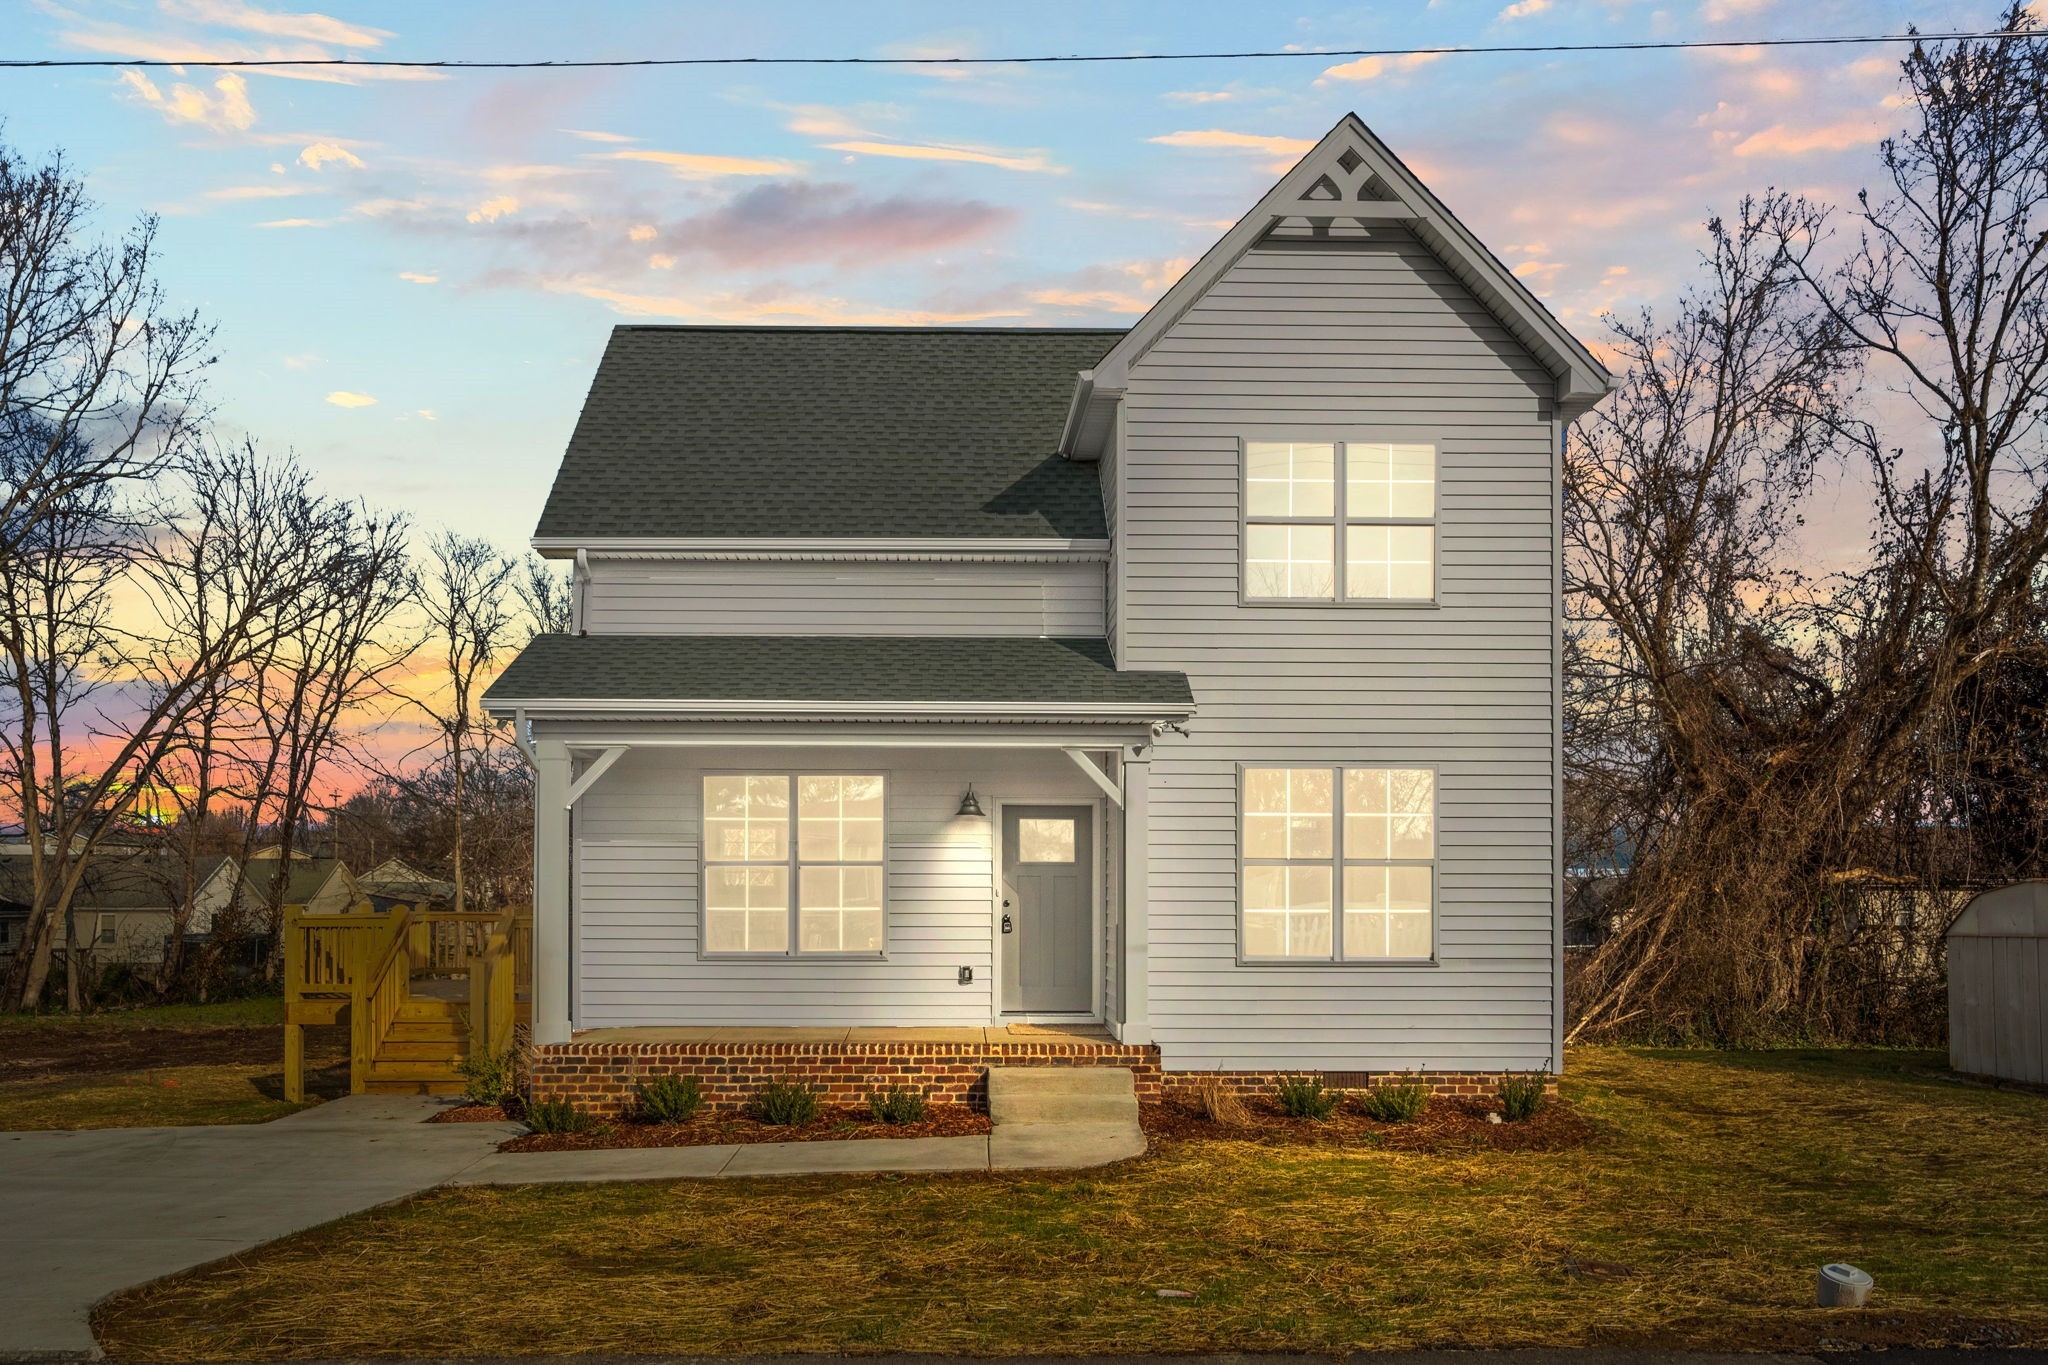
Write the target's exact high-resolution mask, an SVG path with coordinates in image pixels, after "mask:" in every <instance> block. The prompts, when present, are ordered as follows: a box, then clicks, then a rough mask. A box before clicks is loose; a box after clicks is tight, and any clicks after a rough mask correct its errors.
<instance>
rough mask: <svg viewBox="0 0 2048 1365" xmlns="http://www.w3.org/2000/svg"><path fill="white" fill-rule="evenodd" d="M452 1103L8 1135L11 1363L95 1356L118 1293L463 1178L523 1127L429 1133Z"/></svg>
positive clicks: (5, 1282)
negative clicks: (226, 1122) (96, 1337)
mask: <svg viewBox="0 0 2048 1365" xmlns="http://www.w3.org/2000/svg"><path fill="white" fill-rule="evenodd" d="M443 1103H444V1101H438V1100H432V1099H414V1098H411V1097H402V1096H384V1095H356V1096H351V1097H349V1098H348V1099H343V1100H336V1101H333V1102H332V1103H329V1104H323V1105H320V1106H318V1107H317V1108H313V1109H308V1110H305V1111H303V1112H301V1113H297V1114H293V1115H291V1116H289V1117H287V1118H282V1119H278V1120H276V1121H274V1122H271V1123H264V1124H251V1125H247V1126H222V1127H207V1128H99V1129H89V1130H85V1131H78V1132H36V1133H0V1220H4V1223H5V1231H4V1233H0V1360H8V1359H32V1360H50V1359H64V1358H72V1359H92V1358H96V1357H97V1356H98V1355H99V1348H98V1346H97V1345H96V1344H95V1343H94V1341H93V1338H92V1331H91V1329H90V1328H89V1327H88V1325H87V1315H88V1314H90V1312H91V1311H92V1307H93V1305H94V1304H96V1303H98V1302H99V1301H100V1300H101V1299H103V1298H105V1297H106V1296H107V1295H109V1294H112V1293H114V1292H115V1291H117V1290H121V1289H126V1288H128V1287H129V1286H131V1285H137V1284H142V1283H144V1282H145V1281H148V1280H153V1279H156V1278H158V1277H159V1276H163V1275H169V1274H172V1273H174V1272H176V1271H180V1270H186V1269H189V1268H190V1267H192V1266H196V1265H204V1264H206V1263H207V1262H208V1261H216V1260H219V1259H220V1258H222V1257H224V1256H230V1255H233V1254H235V1253H236V1252H239V1251H246V1250H248V1249H249V1248H250V1247H253V1246H256V1245H258V1244H260V1243H263V1242H268V1241H271V1240H273V1239H274V1238H278V1237H283V1236H286V1235H288V1234H290V1233H294V1232H299V1231H302V1230H303V1229H306V1228H309V1227H313V1226H314V1225H316V1224H319V1223H325V1222H329V1221H331V1220H333V1219H336V1218H340V1217H342V1216H343V1215H345V1214H350V1213H355V1212H357V1211H358V1210H360V1209H366V1208H371V1207H374V1206H375V1205H378V1204H386V1203H389V1202H391V1201H392V1200H394V1199H401V1198H404V1197H405V1196H406V1195H409V1194H413V1193H416V1192H417V1191H420V1190H424V1189H430V1188H432V1187H433V1186H435V1185H438V1184H441V1183H442V1182H444V1181H446V1180H448V1179H450V1178H451V1177H453V1176H456V1175H459V1174H461V1172H462V1171H464V1170H465V1169H467V1168H468V1167H470V1166H472V1165H474V1164H475V1163H476V1162H477V1161H478V1160H480V1159H481V1158H483V1157H485V1156H487V1155H489V1154H490V1153H491V1152H492V1150H493V1149H494V1148H495V1147H496V1146H497V1145H498V1144H499V1143H500V1142H503V1141H504V1140H505V1139H506V1138H508V1137H510V1136H512V1135H513V1134H514V1133H517V1132H520V1131H522V1130H521V1129H520V1128H519V1127H518V1126H517V1125H514V1124H509V1123H449V1124H424V1123H422V1120H423V1119H425V1118H427V1117H428V1116H429V1115H430V1114H432V1113H433V1111H434V1110H435V1109H437V1108H439V1107H440V1106H441V1105H442V1104H443Z"/></svg>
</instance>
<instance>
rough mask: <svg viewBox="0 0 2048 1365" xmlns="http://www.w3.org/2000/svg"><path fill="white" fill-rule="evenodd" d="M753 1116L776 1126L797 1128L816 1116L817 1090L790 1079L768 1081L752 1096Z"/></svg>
mask: <svg viewBox="0 0 2048 1365" xmlns="http://www.w3.org/2000/svg"><path fill="white" fill-rule="evenodd" d="M754 1117H755V1118H757V1119H759V1120H761V1122H763V1123H772V1124H774V1125H775V1126H776V1127H778V1128H798V1127H802V1126H803V1125H804V1124H806V1123H809V1122H810V1121H811V1120H812V1119H815V1118H816V1117H818V1092H817V1091H815V1090H813V1089H811V1088H810V1087H809V1086H807V1085H802V1084H798V1083H795V1082H791V1081H770V1082H769V1083H768V1084H767V1085H764V1086H762V1087H761V1093H760V1094H758V1095H756V1096H754Z"/></svg>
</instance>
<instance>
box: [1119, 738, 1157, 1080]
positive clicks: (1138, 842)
mask: <svg viewBox="0 0 2048 1365" xmlns="http://www.w3.org/2000/svg"><path fill="white" fill-rule="evenodd" d="M1118 768H1119V769H1120V771H1121V775H1122V777H1123V788H1124V809H1123V816H1124V818H1123V836H1124V837H1123V888H1122V891H1123V914H1122V915H1121V916H1120V920H1121V922H1122V924H1123V943H1122V944H1121V949H1122V953H1123V970H1122V973H1121V975H1120V979H1119V981H1118V983H1117V985H1118V990H1117V997H1116V1002H1117V1016H1118V1017H1117V1020H1116V1037H1117V1041H1118V1042H1120V1043H1127V1044H1131V1045H1133V1046H1137V1045H1142V1044H1146V1043H1150V1042H1151V1041H1152V1014H1151V990H1150V985H1151V974H1150V964H1149V956H1150V951H1149V950H1150V937H1151V924H1150V916H1149V914H1148V913H1147V912H1148V909H1149V905H1150V900H1151V894H1152V887H1151V882H1152V873H1151V852H1150V842H1151V841H1150V831H1149V829H1148V825H1149V823H1150V819H1151V791H1152V746H1151V745H1149V744H1144V745H1136V746H1131V747H1127V748H1125V749H1124V751H1123V754H1122V761H1121V762H1120V763H1119V764H1118Z"/></svg>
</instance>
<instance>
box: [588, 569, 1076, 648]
mask: <svg viewBox="0 0 2048 1365" xmlns="http://www.w3.org/2000/svg"><path fill="white" fill-rule="evenodd" d="M585 593H586V596H585V598H584V617H583V620H584V627H585V629H587V630H588V631H589V632H590V633H591V634H593V635H1031V636H1100V635H1102V633H1103V566H1102V565H1101V564H1100V563H1099V562H1096V563H1088V562H1079V563H1070V562H1052V563H1045V562H1040V563H957V564H947V563H930V562H926V563H891V562H859V561H839V562H825V561H809V560H804V561H783V560H766V561H763V560H654V559H648V560H632V559H600V560H594V561H592V563H591V566H590V582H589V585H588V587H587V588H586V589H585Z"/></svg>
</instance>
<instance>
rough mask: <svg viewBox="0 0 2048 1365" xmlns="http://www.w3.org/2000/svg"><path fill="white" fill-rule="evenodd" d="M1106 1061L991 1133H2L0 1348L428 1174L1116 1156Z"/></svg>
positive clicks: (372, 1114) (1058, 1165)
mask: <svg viewBox="0 0 2048 1365" xmlns="http://www.w3.org/2000/svg"><path fill="white" fill-rule="evenodd" d="M1116 1074H1117V1076H1119V1077H1121V1081H1120V1082H1117V1081H1113V1080H1110V1079H1109V1078H1107V1077H1101V1076H1098V1077H1095V1078H1093V1079H1092V1080H1084V1081H1082V1082H1081V1083H1080V1084H1082V1085H1083V1086H1084V1087H1085V1094H1082V1095H1079V1096H1076V1097H1070V1098H1065V1097H1063V1094H1064V1091H1063V1090H1062V1091H1060V1092H1054V1091H1049V1090H1046V1089H1045V1088H1044V1085H1045V1083H1044V1082H1039V1081H1035V1080H1029V1079H1027V1081H1026V1082H1025V1083H1024V1085H1023V1086H1021V1087H1017V1088H1015V1089H1014V1093H1013V1094H1011V1095H1010V1096H1009V1098H1008V1099H1007V1100H1006V1099H1005V1098H1004V1097H1002V1096H997V1097H996V1102H995V1103H993V1104H992V1106H991V1110H992V1117H993V1118H994V1119H995V1124H994V1129H993V1131H992V1132H991V1133H990V1134H989V1135H988V1136H986V1137H960V1138H901V1139H886V1140H881V1141H872V1140H870V1141H850V1142H772V1143H754V1144H741V1145H731V1146H718V1147H654V1148H629V1149H622V1150H614V1151H595V1152H517V1153H501V1152H499V1151H497V1150H496V1149H497V1146H498V1144H499V1143H501V1142H503V1141H504V1140H505V1139H506V1138H508V1137H511V1136H513V1135H514V1134H516V1133H520V1132H523V1131H524V1129H523V1128H522V1127H521V1126H520V1125H517V1124H511V1123H449V1124H429V1123H427V1122H425V1120H426V1119H427V1118H429V1117H431V1116H432V1114H433V1113H434V1111H435V1110H437V1109H439V1108H441V1107H443V1106H444V1105H446V1104H448V1103H450V1101H446V1100H438V1099H428V1098H412V1097H407V1096H387V1095H352V1096H350V1097H349V1098H347V1099H342V1100H335V1101H332V1102H331V1103H328V1104H323V1105H320V1106H318V1107H317V1108H313V1109H308V1110H305V1111H303V1112H302V1113H297V1114H293V1115H291V1116H289V1117H287V1118H282V1119H278V1120H276V1121H274V1122H271V1123H264V1124H252V1125H248V1126H222V1127H198V1128H100V1129H89V1130H84V1131H76V1132H35V1133H0V1219H4V1224H5V1226H4V1230H0V1361H10V1360H39V1361H40V1360H65V1359H81V1360H89V1359H95V1358H97V1357H98V1355H99V1347H98V1346H97V1344H96V1343H95V1342H94V1341H93V1337H92V1331H91V1328H90V1326H89V1325H88V1318H89V1316H90V1314H91V1312H92V1308H93V1305H94V1304H96V1303H98V1302H99V1301H100V1300H101V1299H103V1298H105V1297H106V1296H107V1295H109V1294H112V1293H115V1292H117V1291H119V1290H122V1289H127V1288H129V1287H130V1286H133V1285H138V1284H143V1283H145V1282H147V1281H149V1280H154V1279H157V1278H159V1277H161V1276H164V1275H170V1274H175V1273H176V1272H178V1271H180V1270H188V1269H190V1268H191V1267H193V1266H198V1265H204V1264H206V1263H207V1262H209V1261H217V1260H220V1259H221V1258H223V1257H225V1256H232V1255H234V1254H235V1253H237V1252H240V1251H247V1250H248V1249H249V1248H251V1247H254V1246H257V1245H259V1244H261V1243H264V1242H268V1241H272V1240H274V1239H276V1238H279V1237H284V1236H288V1235H289V1234H291V1233H294V1232H300V1231H303V1230H305V1229H306V1228H310V1227H314V1226H316V1225H318V1224H320V1223H326V1222H330V1221H332V1220H333V1219H336V1218H340V1217H343V1216H344V1215H347V1214H351V1213H355V1212H358V1211H360V1210H362V1209H367V1208H373V1207H375V1206H376V1205H378V1204H387V1203H390V1202H391V1201H393V1200H395V1199H402V1198H404V1197H405V1196H407V1195H410V1194H416V1193H418V1192H420V1191H422V1190H427V1189H432V1188H433V1187H435V1186H437V1185H444V1184H448V1185H538V1184H552V1183H556V1182H569V1183H587V1182H594V1181H612V1180H683V1179H693V1178H696V1179H703V1178H711V1177H719V1178H737V1177H741V1176H776V1175H819V1174H829V1173H834V1172H859V1171H867V1172H883V1171H887V1172H894V1171H904V1172H909V1171H984V1170H1037V1169H1069V1170H1071V1169H1076V1168H1080V1167H1086V1166H1100V1165H1104V1164H1106V1163H1108V1162H1112V1161H1121V1160H1123V1159H1125V1158H1126V1157H1132V1156H1137V1155H1139V1154H1140V1153H1142V1152H1143V1151H1144V1150H1145V1135H1144V1134H1143V1133H1142V1132H1140V1131H1139V1129H1138V1123H1137V1105H1136V1102H1135V1100H1130V1099H1128V1095H1129V1091H1130V1073H1129V1072H1128V1071H1118V1072H1117V1073H1116ZM1105 1085H1106V1086H1108V1087H1109V1089H1108V1091H1105V1089H1104V1087H1105ZM1119 1091H1120V1093H1118V1092H1119ZM1077 1103H1078V1104H1079V1105H1080V1108H1079V1109H1078V1110H1074V1109H1073V1106H1074V1105H1075V1104H1077ZM1126 1107H1127V1109H1128V1112H1127V1113H1126V1112H1125V1111H1126ZM1069 1111H1072V1112H1069ZM1006 1116H1008V1118H1006ZM1010 1119H1014V1120H1016V1121H1009V1120H1010ZM1072 1120H1079V1121H1072Z"/></svg>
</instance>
